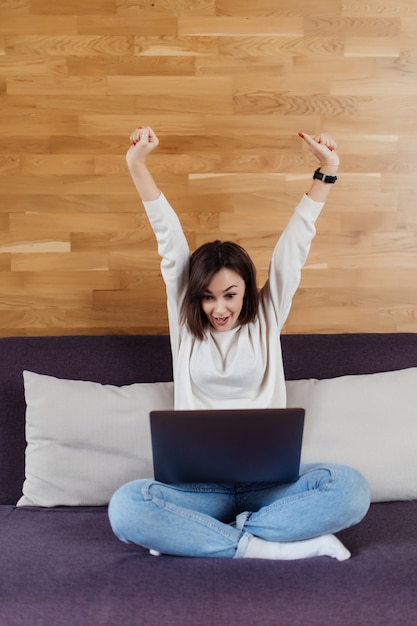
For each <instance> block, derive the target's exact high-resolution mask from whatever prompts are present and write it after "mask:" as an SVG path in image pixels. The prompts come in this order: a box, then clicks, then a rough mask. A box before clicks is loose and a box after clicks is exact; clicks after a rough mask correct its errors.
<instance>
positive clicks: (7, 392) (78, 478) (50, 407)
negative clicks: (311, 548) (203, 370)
mask: <svg viewBox="0 0 417 626" xmlns="http://www.w3.org/2000/svg"><path fill="white" fill-rule="evenodd" d="M282 349H283V357H284V364H285V372H286V379H287V381H288V394H289V400H290V402H292V403H293V404H294V403H297V402H299V401H300V398H301V399H303V398H304V399H305V402H306V403H310V404H309V409H307V413H306V450H305V453H304V455H305V457H306V459H307V460H314V458H315V455H317V454H321V455H322V456H323V457H324V456H326V458H321V459H320V460H322V461H329V460H336V461H343V462H347V461H352V459H353V461H355V462H356V464H357V465H361V464H362V465H363V468H362V467H361V468H360V469H362V470H363V471H364V472H365V473H367V472H369V477H370V481H371V483H372V485H371V490H372V504H371V507H370V510H369V512H368V514H367V515H366V517H365V519H364V520H363V521H362V522H361V523H360V524H358V525H356V526H354V527H352V528H348V529H346V530H344V531H342V532H340V533H339V534H338V536H339V538H340V539H341V540H342V542H343V543H344V544H345V545H346V546H347V547H348V548H349V550H350V551H351V553H352V557H351V559H349V560H348V561H344V562H338V561H336V560H334V559H331V558H329V557H317V558H314V559H303V560H298V561H264V560H245V559H241V560H233V559H231V560H227V559H198V558H196V559H192V558H179V557H174V556H167V555H161V556H159V557H155V556H152V555H150V554H149V553H148V552H147V551H146V550H144V549H142V548H141V547H138V546H135V545H128V544H124V543H122V542H120V541H119V540H118V539H117V538H116V537H115V536H114V535H113V533H112V531H111V528H110V525H109V521H108V517H107V505H106V501H107V500H108V497H109V493H110V492H111V491H112V490H113V489H114V488H115V487H116V486H117V484H118V483H120V482H123V480H125V479H126V476H127V477H129V476H130V475H131V474H132V473H133V474H134V473H135V472H137V473H138V475H141V474H146V473H147V472H149V471H151V470H150V469H149V449H148V446H149V441H148V440H147V439H146V437H147V436H148V435H147V431H146V428H147V426H146V416H145V418H144V417H143V415H144V414H145V413H146V411H148V409H149V405H151V406H152V405H153V404H157V405H158V406H159V405H162V406H165V405H166V404H169V403H170V402H171V401H172V382H171V381H172V370H171V361H170V346H169V339H168V337H166V336H156V335H154V336H149V335H148V336H146V335H139V336H122V335H120V336H64V337H11V338H2V339H0V564H1V568H0V625H1V626H46V625H48V626H64V625H65V626H66V625H68V626H99V625H112V626H113V625H114V626H119V625H126V626H129V625H136V624H137V625H141V626H162V625H169V626H171V625H172V626H177V625H178V626H209V625H210V626H222V625H237V624H242V623H245V624H249V625H251V626H258V625H259V626H269V625H271V626H281V625H282V626H287V625H288V626H298V625H303V626H315V625H317V626H339V625H340V626H370V625H375V626H376V625H378V626H384V625H392V626H394V625H395V626H412V625H414V624H416V623H417V493H416V485H415V483H416V480H417V471H415V467H416V466H415V465H413V463H415V461H414V457H417V454H414V451H415V452H417V439H415V438H414V439H413V435H414V432H415V431H414V429H415V426H414V422H416V423H417V402H416V404H415V409H414V408H413V401H414V398H416V395H415V394H416V389H417V385H413V382H412V381H413V378H412V377H413V376H415V375H416V371H417V370H416V368H417V333H416V334H413V333H397V334H339V335H327V334H321V335H318V334H317V335H307V334H305V335H283V336H282ZM24 373H25V374H24ZM83 383H85V384H83ZM155 384H156V385H155ZM154 385H155V386H154ZM401 385H402V386H401ZM311 393H312V394H313V396H314V397H313V400H312V399H311V397H312V396H311V395H308V394H311ZM132 394H133V395H132ZM135 394H136V395H135ZM297 394H298V396H297ZM314 394H315V395H314ZM133 396H134V397H133ZM330 396H331V397H332V398H333V399H332V403H330V405H329V400H328V398H329V397H330ZM406 396H407V399H406V400H405V399H404V398H405V397H406ZM132 398H133V399H132ZM141 398H144V400H143V401H142V400H141ZM374 402H376V404H372V403H374ZM404 402H408V404H407V405H404V404H403V403H404ZM132 403H133V404H132ZM138 403H139V404H140V406H138ZM323 403H324V404H323ZM326 403H327V404H326ZM352 403H356V404H352ZM97 407H98V409H97ZM132 407H133V408H132ZM135 407H137V411H138V412H137V414H138V415H139V414H140V415H141V418H140V419H141V420H142V422H141V425H140V429H141V430H139V431H137V430H136V431H134V429H135V428H137V423H136V422H137V421H138V420H135V419H134V418H133V419H132V415H131V413H132V411H133V413H135V411H136V408H135ZM317 407H318V409H317ZM320 407H321V408H320ZM323 407H324V408H323ZM363 407H365V408H363ZM373 407H376V408H375V410H374V409H373ZM393 407H394V410H393ZM395 407H398V410H396V408H395ZM404 407H405V408H404ZM326 411H330V413H329V416H327V418H326V419H327V420H328V422H327V423H324V424H323V423H320V419H322V415H323V413H326ZM414 411H415V413H414ZM96 413H98V414H96ZM406 413H407V415H405V414H406ZM310 414H311V415H316V417H315V418H314V419H317V420H318V421H317V428H316V427H315V426H314V424H310V421H311V420H310V417H309V416H310ZM403 414H404V415H405V417H404V418H403ZM413 415H414V416H415V420H414V422H413ZM45 416H46V417H45ZM341 416H343V419H342V417H341ZM358 416H359V417H358ZM113 418H114V419H113ZM350 418H351V419H352V420H353V421H352V423H353V424H354V427H350V423H351V422H350ZM368 418H369V419H368ZM116 420H120V422H119V426H118V427H117V425H116V428H114V423H113V422H114V421H116ZM129 420H130V421H129ZM313 421H314V420H313ZM339 422H340V425H339ZM342 422H343V423H342ZM68 424H69V426H68V429H67V425H68ZM71 429H72V430H71ZM112 429H113V430H112ZM129 429H131V430H129ZM317 432H320V433H321V435H320V437H319V438H318V439H320V441H318V440H317V437H316V433H317ZM108 433H111V435H108ZM138 433H139V434H138ZM106 437H107V439H106ZM109 437H110V440H111V441H110V442H109V441H108V439H109ZM315 437H316V439H314V438H315ZM61 439H65V441H62V440H61ZM323 439H324V441H323ZM139 440H140V441H139ZM142 440H143V441H142ZM113 443H114V446H115V449H114V450H110V448H111V447H112V444H113ZM125 445H126V446H128V447H129V449H128V450H127V449H126V451H125V450H124V447H123V446H125ZM100 446H101V447H100ZM320 446H321V447H320ZM343 446H344V447H343ZM136 449H138V450H139V452H138V456H140V457H141V458H135V450H136ZM361 449H362V451H361ZM351 454H353V457H351V456H349V455H351ZM355 455H356V456H355ZM97 468H99V469H97ZM120 468H123V472H125V474H123V472H122V473H121V474H120V473H119V469H120ZM397 470H398V472H397ZM120 471H121V470H120ZM98 474H99V476H98ZM397 474H398V476H397ZM393 476H394V479H393V480H391V478H392V477H393ZM96 481H97V482H96Z"/></svg>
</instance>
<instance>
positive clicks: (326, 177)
mask: <svg viewBox="0 0 417 626" xmlns="http://www.w3.org/2000/svg"><path fill="white" fill-rule="evenodd" d="M313 179H317V180H321V181H322V182H323V183H327V184H329V185H333V184H334V183H335V182H336V181H337V176H330V174H323V172H320V168H317V169H316V171H315V172H314V174H313Z"/></svg>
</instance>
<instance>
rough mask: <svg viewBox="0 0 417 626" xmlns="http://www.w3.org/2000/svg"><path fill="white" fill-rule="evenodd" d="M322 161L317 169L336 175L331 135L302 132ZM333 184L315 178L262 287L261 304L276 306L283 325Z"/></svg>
mask: <svg viewBox="0 0 417 626" xmlns="http://www.w3.org/2000/svg"><path fill="white" fill-rule="evenodd" d="M299 134H300V137H301V138H302V139H303V140H304V141H305V142H306V143H307V145H308V147H309V149H310V150H311V152H312V154H313V155H314V156H315V157H316V158H317V160H318V167H317V169H319V170H320V172H321V173H322V174H325V175H327V176H336V172H337V169H338V166H339V157H338V155H337V153H336V151H335V148H336V143H335V141H334V140H333V139H332V137H330V135H325V134H321V135H318V136H317V137H314V138H313V137H311V136H310V135H306V134H305V133H299ZM332 187H333V184H331V183H326V182H323V181H321V180H317V179H314V180H313V181H312V184H311V186H310V188H309V190H308V192H307V194H304V196H303V197H302V199H301V201H300V202H299V204H298V205H297V207H296V208H295V211H294V213H293V215H292V217H291V219H290V221H289V222H288V224H287V227H286V228H285V230H284V232H283V233H282V235H281V236H280V238H279V240H278V242H277V244H276V246H275V249H274V252H273V255H272V261H271V265H270V269H269V278H268V281H267V282H266V284H265V285H264V287H263V289H262V290H261V305H263V306H266V307H267V309H269V307H271V306H272V310H273V311H274V313H275V318H276V323H277V324H278V327H279V328H282V326H283V324H284V323H285V320H286V318H287V316H288V313H289V311H290V308H291V303H292V298H293V296H294V294H295V292H296V290H297V288H298V285H299V283H300V278H301V270H302V268H303V266H304V263H305V261H306V259H307V256H308V254H309V251H310V246H311V242H312V240H313V238H314V236H315V234H316V230H315V221H316V219H317V217H318V216H319V214H320V211H321V209H322V208H323V204H324V202H325V200H326V199H327V197H328V195H329V192H330V190H331V189H332Z"/></svg>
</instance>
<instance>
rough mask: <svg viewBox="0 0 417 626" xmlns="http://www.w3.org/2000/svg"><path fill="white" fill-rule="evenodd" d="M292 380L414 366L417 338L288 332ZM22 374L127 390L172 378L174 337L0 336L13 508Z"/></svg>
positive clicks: (0, 395)
mask: <svg viewBox="0 0 417 626" xmlns="http://www.w3.org/2000/svg"><path fill="white" fill-rule="evenodd" d="M282 349H283V357H284V364H285V371H286V378H287V379H288V380H295V379H301V378H333V377H336V376H343V375H348V374H369V373H373V372H382V371H389V370H398V369H403V368H407V367H415V366H417V333H415V334H414V333H398V334H341V335H324V334H323V335H283V336H282ZM23 370H30V371H33V372H37V373H39V374H47V375H50V376H56V377H57V378H66V379H73V380H92V381H95V382H99V383H102V384H112V385H128V384H131V383H135V382H157V381H169V380H172V367H171V353H170V346H169V338H168V337H167V336H159V335H107V336H77V337H71V336H69V337H13V338H3V339H0V504H14V503H15V502H17V500H18V499H19V497H20V496H21V493H22V484H23V481H24V450H25V445H26V444H25V401H24V388H23V377H22V372H23Z"/></svg>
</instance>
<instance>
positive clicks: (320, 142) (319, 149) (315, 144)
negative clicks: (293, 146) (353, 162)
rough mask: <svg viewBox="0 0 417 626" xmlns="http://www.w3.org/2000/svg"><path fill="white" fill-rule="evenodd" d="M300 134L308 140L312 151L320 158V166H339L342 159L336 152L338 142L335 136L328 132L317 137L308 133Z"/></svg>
mask: <svg viewBox="0 0 417 626" xmlns="http://www.w3.org/2000/svg"><path fill="white" fill-rule="evenodd" d="M298 134H299V136H300V137H301V139H303V140H304V141H305V142H306V144H307V146H308V148H309V150H310V152H311V153H312V154H314V156H315V157H316V158H317V159H318V161H319V162H320V167H327V168H335V169H337V168H338V167H339V162H340V159H339V156H338V154H337V152H336V142H335V140H334V139H333V137H331V136H330V135H327V134H326V133H320V134H319V135H316V136H315V137H312V136H311V135H307V134H306V133H298Z"/></svg>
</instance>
